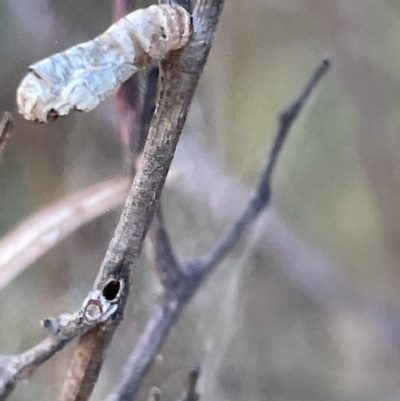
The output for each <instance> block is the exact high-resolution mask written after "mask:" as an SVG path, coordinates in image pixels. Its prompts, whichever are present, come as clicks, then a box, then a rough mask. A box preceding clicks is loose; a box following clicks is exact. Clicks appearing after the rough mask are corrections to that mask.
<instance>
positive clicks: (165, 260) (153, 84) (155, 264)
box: [141, 67, 182, 287]
mask: <svg viewBox="0 0 400 401" xmlns="http://www.w3.org/2000/svg"><path fill="white" fill-rule="evenodd" d="M158 75H159V69H158V67H153V68H151V69H150V71H149V72H148V74H147V91H146V94H145V97H144V102H143V109H142V110H143V112H142V128H141V132H142V133H141V138H144V139H145V138H146V137H147V132H148V127H149V123H150V121H151V119H152V118H153V114H154V110H155V102H156V96H157V81H158ZM146 256H147V262H148V263H149V264H150V265H151V267H152V268H153V269H154V270H155V272H156V273H157V275H158V277H159V279H160V282H161V284H162V285H163V286H164V287H168V286H169V285H172V283H173V282H174V281H175V280H177V279H178V278H179V276H180V275H181V274H182V272H181V270H180V266H179V262H178V260H177V258H176V256H175V253H174V251H173V249H172V245H171V240H170V238H169V234H168V231H167V229H166V227H165V222H164V218H163V213H162V205H161V203H160V205H159V206H158V209H157V210H156V212H155V214H154V218H153V221H152V222H151V224H150V227H149V230H148V231H147V236H146Z"/></svg>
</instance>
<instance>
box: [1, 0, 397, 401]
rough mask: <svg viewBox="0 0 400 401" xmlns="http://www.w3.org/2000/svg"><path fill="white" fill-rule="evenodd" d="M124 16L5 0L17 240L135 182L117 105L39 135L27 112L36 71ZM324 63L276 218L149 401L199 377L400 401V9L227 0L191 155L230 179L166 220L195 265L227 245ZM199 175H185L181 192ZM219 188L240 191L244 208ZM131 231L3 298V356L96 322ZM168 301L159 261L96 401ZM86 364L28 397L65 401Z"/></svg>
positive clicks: (17, 395)
mask: <svg viewBox="0 0 400 401" xmlns="http://www.w3.org/2000/svg"><path fill="white" fill-rule="evenodd" d="M142 4H144V2H142ZM111 9H112V4H111V2H109V1H95V0H86V1H84V2H82V1H78V0H69V1H68V2H65V1H61V0H35V1H34V0H2V1H1V2H0V37H1V57H0V89H1V90H0V111H3V110H10V111H12V112H13V113H14V116H15V130H14V134H13V135H12V137H11V139H10V140H9V143H8V146H7V147H6V150H5V152H4V155H3V161H2V164H1V166H0V190H1V192H0V193H1V195H0V210H1V212H0V235H5V234H6V233H8V232H9V231H10V230H12V229H13V227H14V226H16V225H17V224H18V223H19V222H21V221H22V220H23V219H25V218H26V217H28V216H29V215H30V214H31V213H34V212H35V211H38V210H40V209H41V208H42V207H44V206H45V205H48V204H50V203H51V202H53V201H56V200H58V199H61V198H63V197H64V196H66V195H69V194H72V193H74V192H75V191H77V190H78V189H81V188H85V187H87V186H88V185H90V184H93V183H96V182H100V181H102V180H105V179H107V178H110V177H113V176H116V175H120V174H123V173H124V167H123V162H122V157H121V144H120V140H119V136H118V128H117V123H116V121H117V119H116V115H115V112H114V110H113V105H112V101H110V100H107V101H106V102H104V103H103V104H101V106H100V107H99V108H98V109H97V110H95V111H93V112H91V113H88V114H78V113H74V114H73V115H71V116H68V117H65V118H62V119H59V120H57V121H56V122H55V123H51V124H48V125H37V124H33V123H30V122H25V121H23V120H22V118H21V117H19V116H18V115H17V113H16V108H15V106H14V104H15V91H16V88H17V86H18V83H19V81H20V80H21V79H22V77H23V75H24V74H25V72H26V68H27V66H28V65H29V64H31V63H33V62H35V61H37V60H39V59H41V58H43V57H46V56H48V55H50V54H51V53H53V52H56V51H60V50H62V49H65V48H66V47H68V46H71V45H74V44H76V43H78V42H80V41H84V40H88V39H90V38H92V37H94V36H96V35H97V34H98V33H100V32H102V31H103V30H105V29H106V28H107V27H108V25H109V24H110V21H111ZM325 56H329V57H331V58H332V60H333V68H332V70H331V71H330V72H329V74H328V77H327V78H326V79H324V81H323V83H322V85H321V86H320V87H319V89H318V90H317V92H316V93H315V94H314V96H313V99H312V101H311V102H310V103H309V104H308V105H307V107H306V110H305V111H304V113H303V114H302V115H301V116H300V119H299V120H298V122H297V123H296V124H295V126H294V127H293V129H292V131H291V134H290V137H289V140H288V142H287V145H286V146H285V148H284V151H283V153H282V155H281V158H280V160H279V164H278V168H277V171H276V175H275V177H274V193H273V205H272V211H271V212H270V213H271V215H272V217H268V213H267V214H266V216H264V217H265V218H264V219H263V220H262V222H261V223H260V224H258V225H257V228H256V229H255V230H253V231H252V232H251V234H250V235H249V236H248V237H247V238H246V240H243V241H242V243H241V244H240V246H239V247H238V249H237V250H235V251H234V252H233V253H232V255H231V256H230V258H229V259H228V260H227V261H226V262H225V263H223V265H222V266H221V268H220V269H219V270H218V271H217V272H216V273H215V274H214V275H213V276H212V277H211V279H210V280H209V282H208V283H207V284H206V285H205V287H204V288H203V289H202V290H201V291H200V293H199V294H198V296H197V297H196V298H195V299H194V301H193V302H192V304H191V305H190V306H189V308H188V310H187V311H186V313H185V314H184V316H183V318H182V320H181V321H180V322H179V323H178V324H177V325H176V327H175V328H174V330H173V332H172V333H171V337H170V339H169V340H168V342H167V345H166V347H165V348H164V350H163V352H162V355H160V357H159V358H158V359H157V363H156V364H155V366H154V367H153V369H152V371H151V373H150V375H149V377H148V379H147V380H146V381H145V383H144V384H143V389H142V393H141V394H140V395H139V396H138V399H145V397H146V394H147V392H148V389H149V387H150V386H152V385H156V386H158V387H160V388H161V391H162V392H163V395H164V399H166V400H169V399H171V400H173V399H177V397H178V396H179V394H180V392H181V391H182V389H183V388H184V385H185V383H186V377H187V373H188V370H189V368H190V367H191V366H192V365H193V364H195V363H200V364H201V365H202V368H203V373H202V377H201V381H200V384H199V389H200V391H201V393H202V394H203V398H202V399H204V400H206V399H219V400H230V401H236V400H238V401H239V400H243V399H246V400H249V401H252V400H254V401H256V400H257V401H258V400H271V401H292V400H293V401H294V400H296V401H297V400H299V401H300V400H301V401H302V400H304V401H306V400H307V401H311V400H346V401H347V400H349V401H350V400H351V401H358V400H360V401H361V400H363V401H369V400H371V401H372V400H383V401H386V400H387V401H392V400H398V399H400V383H399V380H398V377H399V374H400V359H399V357H400V354H399V349H400V348H399V346H400V341H399V339H400V338H399V337H398V335H400V330H399V327H400V302H399V300H400V297H399V285H400V157H399V153H400V135H399V132H400V128H399V124H400V118H399V113H398V110H399V109H400V100H399V99H400V97H399V94H400V74H399V73H398V71H399V70H400V3H398V2H396V1H393V0H381V1H378V0H353V1H351V2H350V1H339V0H330V1H318V0H290V1H289V0H280V1H277V0H252V1H240V0H231V1H227V2H226V5H225V9H224V12H223V16H222V19H221V21H220V25H219V29H218V34H217V39H216V42H215V45H214V47H213V49H212V52H211V55H210V58H209V62H208V64H207V67H206V70H205V73H204V76H203V78H202V81H201V83H200V86H199V89H198V92H197V94H196V99H195V101H194V103H193V107H192V109H191V114H190V117H189V120H188V123H187V127H186V129H185V133H184V136H183V141H184V143H183V144H182V146H184V147H182V149H181V151H182V152H183V153H185V154H186V157H188V155H189V156H190V155H191V154H190V152H193V149H192V148H194V149H197V150H198V149H200V150H201V152H202V155H203V156H204V158H203V159H201V160H202V162H200V163H199V164H198V165H197V171H196V174H198V176H199V177H200V176H205V175H206V171H209V170H207V169H212V168H213V166H218V168H222V169H223V170H221V171H224V173H221V175H215V176H214V177H213V178H214V179H212V180H211V181H210V182H209V184H208V187H206V188H205V189H204V191H203V195H201V191H202V188H201V185H200V183H198V185H194V187H196V188H195V189H193V188H192V189H190V190H189V189H188V188H189V187H188V186H185V185H184V180H183V179H182V180H181V181H182V182H183V183H182V182H178V183H175V184H174V182H173V180H171V181H172V183H171V185H170V186H169V187H168V188H167V189H166V191H165V193H164V203H165V209H166V210H165V214H166V220H167V222H168V227H169V229H170V230H171V235H172V238H173V242H174V244H175V246H176V249H177V253H178V255H179V256H180V257H182V258H184V259H185V260H187V259H191V258H193V257H196V256H199V255H201V254H202V252H204V251H206V250H207V249H208V248H209V247H210V246H211V245H212V244H213V243H214V242H215V241H216V239H217V238H218V235H219V234H220V233H221V231H222V229H223V227H224V226H225V225H226V224H227V222H228V221H232V219H234V217H235V216H236V215H237V212H238V210H236V209H235V203H240V202H239V201H238V202H236V199H235V195H234V194H239V193H243V188H244V187H246V188H248V190H249V191H250V190H251V188H252V187H253V185H254V184H255V183H256V181H257V177H258V173H259V171H260V170H261V168H262V166H263V163H264V161H265V158H266V154H267V150H268V148H269V144H270V141H271V138H272V135H273V133H274V131H275V128H276V125H277V116H278V115H279V113H280V111H281V110H282V109H283V108H284V107H286V106H287V105H288V104H290V102H291V101H292V100H293V99H294V97H295V96H296V95H297V94H298V93H299V91H300V90H301V88H302V87H303V86H304V84H305V82H306V81H307V79H308V77H309V76H310V74H311V73H312V71H313V70H314V68H315V66H316V65H317V64H318V63H319V61H320V60H321V59H322V57H325ZM185 141H186V142H185ZM185 144H186V145H185ZM188 144H189V145H188ZM191 146H192V148H191ZM184 156H185V155H183V156H182V157H183V159H182V160H185V159H184ZM192 159H193V160H197V159H195V158H194V156H193V158H192ZM199 160H200V159H199ZM187 163H188V161H187ZM184 167H185V163H184V162H180V163H177V165H176V167H175V169H176V171H178V175H177V178H175V179H174V180H176V181H179V180H180V178H179V177H180V176H179V174H183V175H185V174H186V173H185V171H179V169H182V168H184ZM216 177H219V179H220V180H222V179H223V177H225V179H226V180H228V177H234V178H235V180H236V181H234V182H233V184H232V185H235V186H236V187H235V188H236V189H237V190H238V191H239V192H234V191H233V190H232V192H231V190H230V189H229V186H228V187H227V186H226V185H225V184H224V185H223V183H222V182H221V181H220V182H219V181H218V180H217V179H216ZM199 179H200V178H199ZM229 182H230V181H229ZM222 187H223V188H224V191H225V192H224V194H223V196H224V197H225V198H229V199H228V200H227V202H228V203H229V208H226V207H225V206H226V205H225V204H224V203H223V202H222V201H221V199H222V198H215V199H219V201H218V202H214V203H213V202H212V201H210V202H209V203H207V199H211V200H212V199H213V198H212V196H211V195H212V194H217V193H219V191H220V190H222V189H221V188H222ZM240 190H242V192H240ZM196 191H197V192H196ZM207 191H208V192H209V193H210V194H211V195H210V194H207ZM238 196H239V195H238ZM203 198H204V199H203ZM242 200H243V199H242ZM239 210H240V209H239ZM219 217H221V218H219ZM117 218H118V210H114V211H111V212H110V213H108V214H107V215H105V216H103V217H101V218H100V219H98V220H97V221H95V222H93V223H90V224H89V225H87V226H85V227H83V228H82V229H80V230H78V231H77V232H76V233H75V234H73V235H72V236H71V237H70V238H68V239H67V240H65V241H63V242H62V243H60V244H59V245H58V246H57V247H55V248H54V249H53V250H52V251H51V252H49V253H48V254H47V255H45V256H44V257H43V258H41V259H40V260H39V261H38V262H37V263H35V265H34V266H31V267H30V268H29V269H27V270H26V271H25V272H24V273H23V274H21V275H20V276H19V277H18V278H17V279H15V280H14V282H13V283H12V284H10V285H9V286H8V287H7V288H6V289H4V290H3V291H2V292H1V293H0V305H1V307H2V313H0V353H1V354H6V353H17V352H21V351H22V350H24V349H26V348H28V347H30V346H32V345H33V344H35V343H36V342H37V341H38V340H39V339H40V338H42V337H43V335H44V331H43V329H42V328H41V327H40V325H39V324H38V322H39V320H41V319H43V318H45V317H47V316H54V315H58V314H59V313H61V312H64V311H72V310H74V309H76V308H77V307H79V304H80V302H81V300H83V299H84V297H85V295H86V293H87V291H88V289H90V288H91V285H92V282H93V279H94V278H95V275H96V272H97V269H98V266H99V264H100V262H101V260H102V257H103V255H104V252H105V250H106V247H107V244H108V241H109V239H110V238H111V235H112V232H113V228H114V227H115V225H116V222H117ZM268 218H270V220H268ZM264 223H265V224H264ZM282 227H283V228H282ZM279 230H280V231H279ZM307 258H309V259H307ZM309 260H312V261H313V262H312V263H311V262H309ZM308 265H309V266H310V270H307V266H308ZM327 266H328V267H329V268H328V267H327ZM300 267H301V268H300ZM297 268H299V270H296V269H297ZM301 269H303V270H301ZM157 288H158V286H157V280H156V278H155V277H154V275H153V273H152V272H151V271H150V270H149V269H147V268H146V265H145V261H144V260H143V261H142V263H141V265H140V267H139V269H138V272H137V274H136V280H135V283H134V292H133V293H132V295H131V300H130V305H129V308H128V311H127V317H126V319H125V320H124V322H123V325H122V326H121V328H120V329H119V331H118V335H117V336H116V338H115V339H114V341H113V343H112V345H111V348H110V350H109V356H108V360H107V363H106V366H105V368H104V370H103V373H102V375H101V377H100V380H99V385H98V387H97V388H96V391H95V394H94V395H93V397H92V399H93V400H100V399H104V396H105V395H106V394H107V393H108V392H109V391H110V389H111V388H112V386H113V383H115V381H116V380H118V375H119V368H120V366H121V365H122V363H123V361H124V360H125V358H126V355H127V353H128V352H129V351H130V350H131V349H132V347H133V346H134V344H135V341H136V339H137V336H138V334H139V333H140V331H141V329H142V328H143V325H144V324H145V322H146V319H147V317H148V316H149V314H150V313H151V310H152V306H153V305H154V303H155V302H156V300H157V291H158V290H157ZM72 348H73V347H72V346H71V345H70V346H68V347H67V348H66V349H65V350H63V351H62V352H61V353H60V354H58V355H57V356H56V357H55V358H53V359H52V360H51V361H50V362H48V363H46V364H45V365H43V366H42V367H41V368H40V369H39V370H38V371H37V372H36V373H35V375H34V376H33V377H32V379H30V380H29V381H27V382H26V383H24V384H22V385H19V386H18V388H17V390H16V391H15V392H14V394H13V395H12V396H11V397H10V400H12V401H17V400H18V401H19V400H21V401H22V400H29V399H34V398H37V399H41V400H54V399H56V394H57V391H58V390H59V388H60V386H61V384H62V379H63V374H64V372H65V369H66V366H67V361H68V357H69V354H70V352H71V350H72Z"/></svg>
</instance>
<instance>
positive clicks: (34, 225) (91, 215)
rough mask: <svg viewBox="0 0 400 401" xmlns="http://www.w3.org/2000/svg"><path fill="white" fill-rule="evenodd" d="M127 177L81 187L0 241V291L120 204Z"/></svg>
mask: <svg viewBox="0 0 400 401" xmlns="http://www.w3.org/2000/svg"><path fill="white" fill-rule="evenodd" d="M129 183H130V180H129V178H121V177H119V178H116V179H111V180H107V181H104V182H101V183H99V184H95V185H93V186H91V187H89V188H85V189H84V190H82V191H79V192H77V193H75V194H73V195H71V196H69V197H67V198H65V199H62V200H61V201H59V202H57V203H55V204H53V205H50V206H48V207H46V208H44V209H43V210H41V211H39V212H38V213H35V214H34V215H33V216H31V217H29V218H28V219H27V220H26V221H24V222H23V223H21V224H20V225H19V226H18V227H17V228H16V229H14V230H13V231H12V232H10V233H9V234H8V235H6V236H5V237H3V238H2V239H1V240H0V290H1V289H3V288H4V287H5V286H7V285H8V284H9V283H10V282H11V281H12V280H13V279H14V278H15V277H16V276H17V275H18V274H20V273H22V272H23V271H24V270H25V269H26V268H27V267H28V266H29V265H31V264H32V263H34V262H35V261H36V260H37V259H38V258H40V257H41V256H42V255H43V254H44V253H46V252H47V251H48V250H50V249H51V248H53V247H54V246H55V245H56V244H58V243H59V242H60V241H62V240H63V239H64V238H66V237H67V236H68V235H70V234H71V233H73V232H74V231H75V230H77V229H78V228H79V227H81V226H83V225H84V224H86V223H88V222H89V221H91V220H93V219H95V218H97V217H99V216H100V215H102V214H104V213H105V212H107V211H108V210H110V209H112V208H114V207H115V206H117V205H119V204H121V203H122V202H123V200H124V198H125V196H126V192H127V190H128V187H129Z"/></svg>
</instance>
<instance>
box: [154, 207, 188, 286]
mask: <svg viewBox="0 0 400 401" xmlns="http://www.w3.org/2000/svg"><path fill="white" fill-rule="evenodd" d="M146 255H147V260H148V262H149V263H150V264H151V265H152V266H153V267H154V269H155V271H156V273H157V275H158V277H159V279H160V281H161V284H162V285H163V286H164V287H166V288H168V287H171V286H172V285H173V283H174V282H175V281H176V280H178V279H179V277H180V276H181V275H182V271H181V269H180V266H179V262H178V261H177V258H176V256H175V253H174V250H173V248H172V245H171V241H170V238H169V235H168V232H167V230H166V228H165V223H164V218H163V214H162V211H161V205H159V207H158V209H157V210H156V213H155V214H154V218H153V221H152V222H151V225H150V227H149V230H148V232H147V237H146Z"/></svg>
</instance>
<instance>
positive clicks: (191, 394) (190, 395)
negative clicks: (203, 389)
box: [182, 365, 200, 401]
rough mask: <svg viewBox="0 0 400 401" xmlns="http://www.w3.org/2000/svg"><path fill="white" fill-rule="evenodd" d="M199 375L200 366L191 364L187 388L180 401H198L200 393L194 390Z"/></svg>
mask: <svg viewBox="0 0 400 401" xmlns="http://www.w3.org/2000/svg"><path fill="white" fill-rule="evenodd" d="M199 376H200V366H199V365H197V366H193V368H192V369H190V372H189V380H188V389H187V391H186V393H184V395H183V397H182V401H198V400H199V399H200V395H199V394H198V392H197V390H196V386H197V381H198V380H199Z"/></svg>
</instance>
